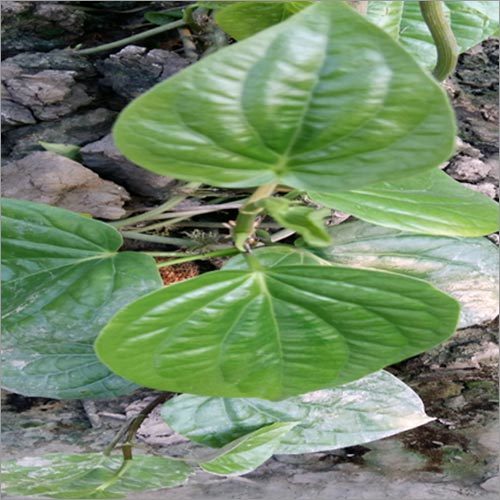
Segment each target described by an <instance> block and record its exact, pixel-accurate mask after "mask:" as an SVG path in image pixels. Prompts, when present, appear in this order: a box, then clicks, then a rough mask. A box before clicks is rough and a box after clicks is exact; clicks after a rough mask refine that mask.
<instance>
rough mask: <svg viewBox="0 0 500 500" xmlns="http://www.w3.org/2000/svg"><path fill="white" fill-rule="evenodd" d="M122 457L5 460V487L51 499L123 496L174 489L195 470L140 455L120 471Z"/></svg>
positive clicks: (98, 455) (97, 455) (12, 491)
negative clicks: (139, 492)
mask: <svg viewBox="0 0 500 500" xmlns="http://www.w3.org/2000/svg"><path fill="white" fill-rule="evenodd" d="M121 465H122V458H121V457H105V456H104V455H102V454H101V453H83V454H80V455H65V454H63V453H53V454H49V455H43V456H39V457H26V458H21V459H18V460H10V461H6V462H3V463H2V489H3V490H4V491H5V492H6V493H7V494H9V495H28V496H44V497H49V498H62V499H68V498H75V499H76V498H81V499H87V498H123V497H124V496H125V495H127V494H128V493H131V492H136V491H148V490H157V489H160V488H173V487H175V486H179V485H181V484H183V483H184V482H185V481H186V480H187V478H188V477H189V475H190V473H191V468H190V467H189V466H188V465H186V464H185V463H184V462H181V461H179V460H172V459H168V458H163V457H153V456H146V455H136V456H134V459H133V460H130V461H129V462H128V463H127V464H126V470H122V471H121V472H120V476H119V477H118V476H117V473H118V472H119V470H120V467H121Z"/></svg>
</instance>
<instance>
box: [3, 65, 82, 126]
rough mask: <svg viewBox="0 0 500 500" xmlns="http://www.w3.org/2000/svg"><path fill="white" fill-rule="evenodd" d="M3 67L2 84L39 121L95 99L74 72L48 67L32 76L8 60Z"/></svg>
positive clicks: (12, 97) (51, 118)
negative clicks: (78, 81)
mask: <svg viewBox="0 0 500 500" xmlns="http://www.w3.org/2000/svg"><path fill="white" fill-rule="evenodd" d="M3 68H4V72H3V75H2V83H3V85H4V86H5V88H6V89H7V91H8V93H9V96H10V98H11V99H12V100H13V101H15V102H17V103H18V104H21V105H23V106H25V107H27V108H29V109H30V110H31V111H32V113H33V114H34V115H35V117H36V118H38V119H39V120H57V119H59V118H61V117H63V116H66V115H69V114H71V113H73V112H74V111H76V110H77V109H78V108H80V107H82V106H86V105H88V104H90V103H91V102H92V97H90V96H89V95H88V94H87V92H86V90H85V87H84V85H83V84H81V83H77V82H76V80H75V76H76V73H75V72H73V71H61V70H51V69H47V70H43V71H40V72H38V73H35V74H33V75H30V74H24V73H23V72H22V70H21V69H20V68H19V67H18V66H15V65H11V64H5V63H4V66H3Z"/></svg>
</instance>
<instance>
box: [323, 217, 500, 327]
mask: <svg viewBox="0 0 500 500" xmlns="http://www.w3.org/2000/svg"><path fill="white" fill-rule="evenodd" d="M330 232H331V234H332V237H333V242H334V243H333V245H332V247H331V248H330V249H329V251H328V255H327V254H326V253H324V255H323V256H324V257H328V259H329V260H330V261H331V262H334V263H338V264H345V265H349V266H359V267H371V268H376V269H383V270H387V271H394V272H398V273H404V274H407V275H410V276H415V277H418V278H421V279H425V280H426V281H429V282H431V283H433V284H434V285H435V286H437V287H438V288H440V289H441V290H443V291H445V292H447V293H449V294H450V295H452V296H453V297H455V299H456V300H458V301H459V302H460V305H461V308H462V314H461V319H460V326H461V327H466V326H471V325H475V324H479V323H482V322H483V321H489V320H492V319H494V318H495V316H496V315H497V314H498V272H499V271H498V249H497V247H496V246H495V245H494V244H493V243H492V242H491V241H489V240H487V239H486V238H447V237H437V236H421V235H415V234H411V233H404V232H402V231H398V230H395V229H388V228H383V227H379V226H372V225H371V224H367V223H365V222H351V223H347V224H342V225H340V226H336V227H334V228H331V229H330Z"/></svg>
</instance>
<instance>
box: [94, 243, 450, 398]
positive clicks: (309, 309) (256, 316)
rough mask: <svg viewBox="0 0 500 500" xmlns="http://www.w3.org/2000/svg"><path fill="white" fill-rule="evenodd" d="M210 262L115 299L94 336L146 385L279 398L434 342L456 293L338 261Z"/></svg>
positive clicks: (350, 376) (121, 370) (109, 357)
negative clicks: (219, 266)
mask: <svg viewBox="0 0 500 500" xmlns="http://www.w3.org/2000/svg"><path fill="white" fill-rule="evenodd" d="M264 254H265V252H264V251H263V252H261V253H259V254H255V255H254V256H253V257H251V258H250V259H249V262H250V267H248V268H247V269H242V270H234V271H233V270H230V271H225V270H222V271H215V272H211V273H206V274H203V275H201V276H198V277H197V278H194V279H191V280H188V281H185V282H183V283H179V284H175V285H172V286H169V287H167V288H165V289H163V290H159V291H156V292H154V293H151V294H149V295H148V296H146V297H143V298H142V299H139V300H138V301H136V302H135V303H133V304H131V305H129V306H127V307H125V308H124V309H123V310H121V311H120V312H119V313H118V314H117V315H116V316H115V317H114V318H113V319H112V320H111V321H110V323H109V324H108V325H107V326H106V327H105V328H104V330H103V331H102V333H101V334H100V336H99V337H98V339H97V341H96V350H97V353H98V355H99V357H100V359H101V360H102V361H103V362H104V363H105V364H107V365H108V366H109V367H110V368H111V369H112V370H113V371H114V372H115V373H117V374H119V375H121V376H123V377H125V378H127V379H129V380H132V381H134V382H136V383H139V384H141V385H144V386H146V387H153V388H157V389H164V390H168V391H172V392H187V393H193V394H200V395H208V396H224V397H259V398H263V399H271V400H278V399H283V398H286V397H289V396H293V395H296V394H301V393H304V392H308V391H312V390H316V389H320V388H323V387H331V386H334V385H340V384H344V383H346V382H350V381H352V380H356V379H358V378H360V377H363V376H364V375H367V374H368V373H371V372H373V371H376V370H379V369H380V368H382V367H384V366H387V365H389V364H391V363H395V362H397V361H401V360H403V359H405V358H407V357H409V356H413V355H415V354H417V353H419V352H422V351H424V350H426V349H428V348H430V347H431V346H433V345H435V344H437V343H439V342H441V341H442V340H444V339H446V338H447V337H449V335H451V334H452V333H453V331H454V328H455V324H456V321H457V317H458V305H457V303H456V302H455V301H454V300H453V299H451V298H450V297H449V296H448V295H445V294H443V293H442V292H440V291H438V290H436V289H435V288H433V287H432V286H431V285H429V284H427V283H425V282H423V281H420V280H415V279H413V278H407V277H405V276H401V275H397V274H392V273H383V272H382V273H381V272H378V271H369V270H360V269H351V268H345V267H337V266H321V265H296V266H280V265H275V266H274V267H270V268H266V267H263V265H262V263H260V262H259V261H258V259H259V258H260V257H261V256H262V255H264Z"/></svg>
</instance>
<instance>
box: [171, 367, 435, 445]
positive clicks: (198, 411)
mask: <svg viewBox="0 0 500 500" xmlns="http://www.w3.org/2000/svg"><path fill="white" fill-rule="evenodd" d="M162 416H163V418H164V419H165V421H166V422H167V424H168V425H169V426H170V427H171V428H172V429H174V430H175V431H176V432H178V433H180V434H182V435H183V436H186V437H188V438H189V439H191V440H192V441H196V442H197V443H201V444H204V445H207V446H212V447H216V448H218V447H221V446H224V445H226V444H227V443H229V442H231V441H232V440H233V439H237V438H240V437H241V436H245V435H247V434H248V433H250V432H253V431H255V430H256V429H260V428H261V427H263V426H266V425H270V424H272V423H276V422H294V421H295V422H298V424H297V425H296V426H295V427H293V428H292V429H291V430H290V431H289V432H288V433H286V434H285V435H284V436H282V437H281V438H280V440H279V443H278V445H277V446H276V447H275V449H274V453H283V454H287V453H289V454H297V453H312V452H317V451H325V450H334V449H338V448H345V447H347V446H356V445H360V444H364V443H367V442H369V441H375V440H377V439H382V438H385V437H387V436H391V435H394V434H397V433H399V432H403V431H406V430H408V429H412V428H414V427H417V426H419V425H423V424H425V423H427V422H430V421H431V420H432V419H431V418H429V417H428V416H427V415H426V414H425V411H424V405H423V403H422V401H421V400H420V398H419V397H418V395H417V394H415V392H413V391H412V390H411V389H410V387H408V386H407V385H406V384H404V383H403V382H401V381H400V380H398V379H397V378H396V377H394V376H393V375H391V374H390V373H388V372H384V371H381V372H377V373H373V374H372V375H368V376H367V377H364V378H362V379H360V380H357V381H356V382H351V383H350V384H346V385H343V386H341V387H337V388H334V389H324V390H321V391H316V392H312V393H308V394H302V395H300V396H296V397H293V398H290V399H285V400H284V401H278V402H271V401H265V400H262V399H254V398H215V397H202V396H193V395H191V394H182V395H180V396H176V397H175V398H173V399H171V400H170V401H168V402H167V403H166V404H165V405H164V406H163V408H162Z"/></svg>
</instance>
